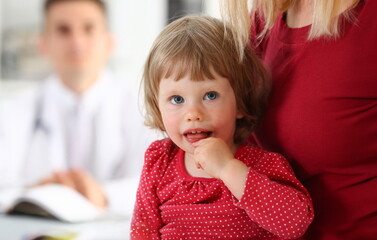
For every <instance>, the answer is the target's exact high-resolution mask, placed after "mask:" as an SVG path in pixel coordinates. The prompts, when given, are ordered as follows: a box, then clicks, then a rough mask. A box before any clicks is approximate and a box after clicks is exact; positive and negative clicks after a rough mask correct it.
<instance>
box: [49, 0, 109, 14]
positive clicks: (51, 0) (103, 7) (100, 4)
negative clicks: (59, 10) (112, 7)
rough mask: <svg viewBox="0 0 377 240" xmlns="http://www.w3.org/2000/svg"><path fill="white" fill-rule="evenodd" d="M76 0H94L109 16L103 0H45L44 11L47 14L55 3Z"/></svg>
mask: <svg viewBox="0 0 377 240" xmlns="http://www.w3.org/2000/svg"><path fill="white" fill-rule="evenodd" d="M74 1H89V2H92V3H94V4H97V5H98V7H100V9H101V10H102V12H103V14H104V15H105V16H107V8H106V4H105V3H104V2H103V1H102V0H45V2H44V5H43V12H44V14H45V15H46V14H47V12H48V10H49V9H50V8H51V7H52V6H53V5H54V4H57V3H61V2H74Z"/></svg>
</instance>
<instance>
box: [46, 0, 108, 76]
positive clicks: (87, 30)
mask: <svg viewBox="0 0 377 240" xmlns="http://www.w3.org/2000/svg"><path fill="white" fill-rule="evenodd" d="M106 24H107V23H106V19H105V15H104V13H103V11H102V9H101V8H100V7H99V6H98V5H97V4H95V3H93V2H90V1H86V0H82V1H67V2H60V3H56V4H54V5H52V6H51V7H50V9H49V10H48V12H47V14H46V19H45V29H44V33H43V35H42V39H41V49H42V52H43V53H44V54H45V55H46V57H47V58H48V59H49V60H50V61H51V63H52V65H53V67H54V69H55V71H56V72H57V73H58V74H60V75H63V76H70V75H72V76H75V75H79V76H80V75H93V74H95V73H96V72H98V71H100V70H101V69H102V68H103V66H104V65H105V63H106V61H107V59H108V57H109V54H110V51H111V48H112V41H111V37H110V34H109V32H108V30H107V26H106Z"/></svg>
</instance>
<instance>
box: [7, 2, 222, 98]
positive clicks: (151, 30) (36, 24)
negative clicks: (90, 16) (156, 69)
mask: <svg viewBox="0 0 377 240" xmlns="http://www.w3.org/2000/svg"><path fill="white" fill-rule="evenodd" d="M105 2H106V4H107V5H108V15H109V22H110V29H111V31H112V32H113V34H114V36H115V38H116V48H115V51H114V53H113V56H112V58H111V59H110V61H109V64H108V66H109V68H110V69H111V70H112V71H113V72H114V73H115V74H116V76H117V77H118V78H119V79H121V80H124V81H130V82H131V83H132V85H134V86H135V87H136V86H138V84H139V81H140V78H141V72H142V67H143V64H144V61H145V59H146V56H147V54H148V51H149V48H150V46H151V45H152V43H153V40H154V39H155V37H156V36H157V35H158V33H159V32H160V31H161V30H162V28H163V27H164V26H165V25H166V24H168V23H169V22H171V21H172V20H174V19H176V18H179V17H181V16H184V15H186V14H200V13H205V14H209V15H211V16H214V17H220V13H219V6H218V5H219V0H107V1H105ZM42 3H43V1H42V0H27V1H25V0H0V99H1V98H4V97H6V96H9V95H10V94H13V93H16V92H17V91H20V90H22V89H26V88H28V87H32V86H34V85H36V84H37V83H38V82H40V81H42V80H44V78H45V77H46V76H48V74H49V73H50V67H49V65H48V63H47V61H46V60H45V59H43V57H42V56H41V55H40V54H39V52H38V48H37V43H38V37H39V34H40V31H41V28H42V22H41V20H42V16H43V14H42Z"/></svg>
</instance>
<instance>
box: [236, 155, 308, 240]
mask: <svg viewBox="0 0 377 240" xmlns="http://www.w3.org/2000/svg"><path fill="white" fill-rule="evenodd" d="M248 167H250V168H249V172H248V175H247V179H246V185H245V190H244V193H243V195H242V197H241V199H240V201H238V200H237V199H235V204H236V206H238V207H240V208H242V209H244V210H245V211H246V213H247V214H248V216H249V217H250V218H251V220H252V221H254V222H256V223H258V224H259V226H260V227H262V228H264V229H265V230H267V231H269V232H271V233H272V234H274V235H277V236H279V237H281V238H283V239H295V238H298V237H300V236H302V235H303V234H304V233H305V231H306V230H307V228H308V226H309V225H310V223H311V222H312V220H313V217H314V213H313V206H312V201H311V198H310V196H309V194H308V192H307V190H306V189H305V188H304V186H303V185H302V184H301V183H300V182H299V181H298V180H297V179H296V177H295V175H294V173H293V170H292V169H291V167H290V166H289V164H288V162H287V160H286V159H285V158H284V157H283V156H281V155H279V154H276V153H266V152H265V153H264V154H263V155H262V156H261V158H260V160H259V161H258V162H257V163H256V164H255V165H254V166H248Z"/></svg>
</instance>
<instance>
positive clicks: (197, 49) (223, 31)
mask: <svg viewBox="0 0 377 240" xmlns="http://www.w3.org/2000/svg"><path fill="white" fill-rule="evenodd" d="M213 72H216V73H217V74H219V75H220V76H222V77H225V78H227V79H228V80H229V81H230V84H231V86H232V88H233V91H234V94H235V96H236V102H237V109H238V110H239V111H240V112H241V113H242V114H243V115H244V117H243V118H242V119H237V121H236V130H235V134H234V142H235V143H242V142H244V141H245V140H246V139H247V137H248V136H249V135H250V134H251V132H252V131H253V130H254V128H255V126H256V124H257V122H258V120H259V119H260V117H261V115H262V112H263V109H264V107H265V104H266V100H267V95H268V92H269V86H270V84H269V78H268V77H267V74H266V70H265V68H264V67H263V64H262V63H261V61H260V60H259V59H258V57H257V56H256V55H255V54H254V53H253V52H252V50H251V49H250V47H249V46H246V48H245V49H244V57H243V59H242V60H241V61H240V60H239V55H238V51H237V49H236V46H235V41H234V38H233V34H232V31H231V30H230V29H229V27H227V26H225V24H224V23H223V22H221V21H220V20H217V19H215V18H212V17H204V16H188V17H183V18H180V19H178V20H176V21H174V22H172V23H171V24H169V25H168V26H167V27H165V29H164V30H163V31H162V32H161V33H160V34H159V36H158V37H157V39H156V40H155V42H154V44H153V46H152V48H151V51H150V54H149V56H148V58H147V61H146V63H145V66H144V75H143V83H144V94H145V96H144V97H145V104H146V111H147V112H146V122H145V123H146V125H147V126H150V127H152V128H158V129H160V130H164V126H163V122H162V118H161V113H160V110H159V107H158V92H159V84H160V81H161V79H162V78H168V77H170V76H171V75H172V74H174V76H173V77H174V78H175V79H176V80H177V81H178V80H179V79H181V78H183V77H185V76H186V75H187V74H189V76H190V77H191V79H192V80H193V81H202V80H204V79H214V76H213Z"/></svg>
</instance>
